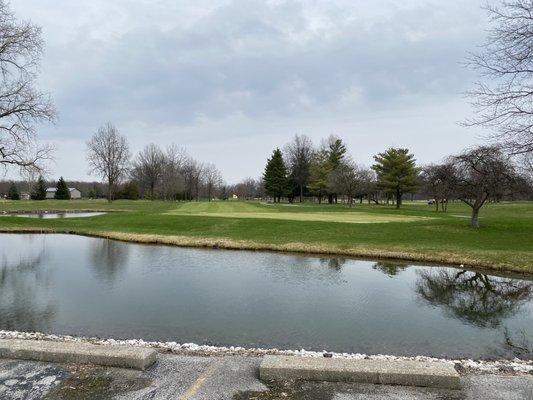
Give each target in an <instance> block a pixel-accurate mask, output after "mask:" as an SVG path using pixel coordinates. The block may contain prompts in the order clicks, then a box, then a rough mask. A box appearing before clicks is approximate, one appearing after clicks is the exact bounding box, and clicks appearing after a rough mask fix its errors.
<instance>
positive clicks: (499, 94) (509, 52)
mask: <svg viewBox="0 0 533 400" xmlns="http://www.w3.org/2000/svg"><path fill="white" fill-rule="evenodd" d="M486 9H487V11H488V13H489V17H490V19H491V22H492V28H491V30H490V31H489V37H488V40H487V42H486V43H485V45H484V50H483V51H482V52H481V53H480V54H472V55H471V56H470V58H469V60H468V64H469V65H470V66H471V67H472V68H474V69H476V70H478V71H479V72H480V75H481V77H482V78H484V79H485V82H478V83H477V84H476V87H475V89H474V90H472V91H471V92H469V95H470V96H471V97H472V98H473V103H472V104H473V106H474V110H475V115H474V117H473V118H472V119H470V120H467V121H466V122H465V124H466V125H469V126H472V125H479V126H483V127H487V128H490V129H492V131H493V134H492V137H493V138H494V139H496V140H497V141H498V142H501V143H502V144H503V145H504V147H505V149H506V150H509V151H510V152H511V153H513V154H518V153H525V152H531V151H533V29H532V25H533V2H532V1H531V0H509V1H503V2H502V5H501V7H494V6H488V7H486Z"/></svg>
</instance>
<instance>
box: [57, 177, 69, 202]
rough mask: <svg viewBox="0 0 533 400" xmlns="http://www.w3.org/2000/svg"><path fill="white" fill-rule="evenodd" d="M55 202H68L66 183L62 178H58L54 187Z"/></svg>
mask: <svg viewBox="0 0 533 400" xmlns="http://www.w3.org/2000/svg"><path fill="white" fill-rule="evenodd" d="M54 199H56V200H70V190H68V186H67V183H66V182H65V180H64V179H63V177H61V178H59V180H58V181H57V186H56V194H55V195H54Z"/></svg>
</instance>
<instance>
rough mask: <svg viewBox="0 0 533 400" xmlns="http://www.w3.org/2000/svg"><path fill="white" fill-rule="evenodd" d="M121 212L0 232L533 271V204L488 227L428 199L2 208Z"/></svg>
mask: <svg viewBox="0 0 533 400" xmlns="http://www.w3.org/2000/svg"><path fill="white" fill-rule="evenodd" d="M38 210H48V211H51V210H71V211H72V210H102V211H115V212H111V213H109V214H106V215H102V216H97V217H91V218H70V219H33V218H32V219H30V218H20V217H8V216H3V217H1V218H0V230H3V231H8V230H9V231H22V230H30V231H31V230H35V231H40V230H46V231H54V232H72V233H80V234H90V235H97V236H107V237H112V238H115V239H121V240H132V241H138V242H148V243H166V244H174V245H182V246H218V247H225V248H243V249H265V250H282V251H306V252H317V253H329V254H344V255H351V256H369V257H376V256H377V257H388V258H401V259H406V260H418V261H428V262H437V263H451V264H465V265H469V266H476V267H487V268H493V269H499V270H513V271H518V272H529V273H533V240H532V238H533V203H502V204H490V205H488V206H487V207H486V208H484V209H483V210H482V214H481V225H482V227H481V228H480V229H478V230H474V229H472V228H470V227H469V225H468V216H469V211H470V210H469V208H468V207H466V206H464V205H462V204H459V203H457V204H450V206H449V210H448V213H446V214H444V213H436V212H435V211H434V210H433V208H432V207H430V206H427V205H426V204H423V203H416V204H415V203H411V204H410V203H407V204H405V205H404V207H403V209H401V210H395V209H394V208H393V207H392V206H391V207H389V206H376V205H366V204H363V205H359V204H358V205H356V206H355V207H354V208H352V209H349V208H347V207H346V206H343V205H334V206H332V205H321V206H319V205H312V204H304V205H299V204H297V205H289V204H281V205H267V204H259V203H241V202H213V203H207V202H205V203H174V202H158V201H154V202H150V201H116V202H114V203H112V204H107V203H106V202H105V201H94V200H93V201H42V202H33V201H15V202H10V201H5V202H0V212H2V211H5V212H9V211H38Z"/></svg>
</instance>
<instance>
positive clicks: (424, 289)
mask: <svg viewBox="0 0 533 400" xmlns="http://www.w3.org/2000/svg"><path fill="white" fill-rule="evenodd" d="M417 274H418V280H417V282H416V289H415V291H416V293H417V294H418V295H419V296H420V298H421V299H423V300H424V301H426V302H428V303H429V304H431V305H433V306H438V307H442V308H443V309H444V310H445V312H446V313H447V314H448V315H451V316H453V317H454V318H457V319H460V320H461V321H464V322H467V323H469V324H472V325H475V326H478V327H481V328H497V327H499V326H500V325H501V322H502V320H503V319H505V318H508V317H511V316H513V315H514V314H516V313H517V312H518V311H519V309H520V307H521V306H522V305H525V304H526V303H527V302H528V301H530V300H531V296H532V290H533V283H532V282H528V281H523V280H514V279H505V278H498V277H494V276H488V275H485V274H482V273H479V272H473V271H466V270H463V271H459V272H456V271H452V270H442V269H441V270H438V271H428V270H422V271H417Z"/></svg>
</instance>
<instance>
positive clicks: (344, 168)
mask: <svg viewBox="0 0 533 400" xmlns="http://www.w3.org/2000/svg"><path fill="white" fill-rule="evenodd" d="M328 186H329V187H330V190H331V191H333V192H335V193H338V194H343V195H345V196H347V197H348V204H349V206H350V207H352V205H353V198H354V196H355V193H356V192H357V190H358V189H359V187H360V186H361V174H360V171H359V168H358V167H357V166H356V165H355V163H354V162H353V161H342V162H341V163H340V164H339V165H337V167H336V168H335V169H334V170H333V171H332V172H331V175H330V176H329V181H328Z"/></svg>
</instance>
